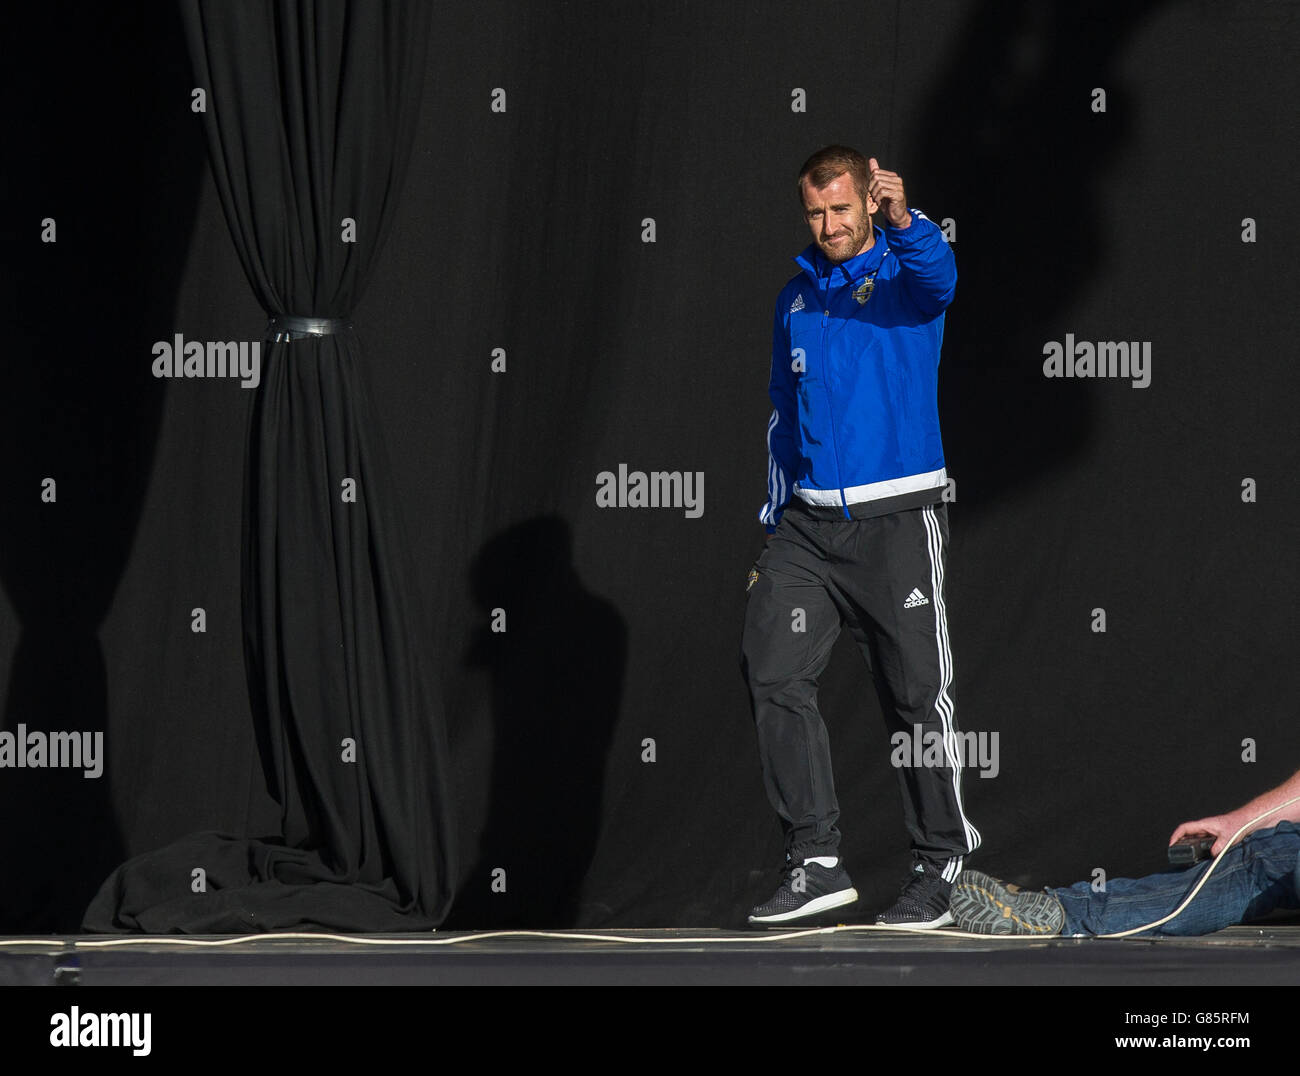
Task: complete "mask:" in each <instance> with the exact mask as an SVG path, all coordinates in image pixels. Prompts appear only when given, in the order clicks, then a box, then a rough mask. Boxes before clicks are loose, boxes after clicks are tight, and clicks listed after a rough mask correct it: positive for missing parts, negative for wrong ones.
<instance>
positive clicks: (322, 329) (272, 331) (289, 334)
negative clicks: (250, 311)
mask: <svg viewBox="0 0 1300 1076" xmlns="http://www.w3.org/2000/svg"><path fill="white" fill-rule="evenodd" d="M350 328H352V322H350V321H349V320H348V319H347V318H304V317H299V316H298V315H296V314H276V315H275V317H273V318H272V319H271V320H270V321H269V322H267V324H266V331H267V333H268V335H272V336H274V337H275V339H276V340H281V339H283V340H285V341H291V340H302V339H304V338H306V337H308V336H333V335H334V334H335V333H341V332H347V330H348V329H350Z"/></svg>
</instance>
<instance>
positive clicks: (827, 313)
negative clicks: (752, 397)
mask: <svg viewBox="0 0 1300 1076" xmlns="http://www.w3.org/2000/svg"><path fill="white" fill-rule="evenodd" d="M834 276H835V270H833V269H832V270H831V275H830V276H828V277H827V278H826V304H825V305H824V306H823V307H822V384H823V385H824V386H825V388H826V416H827V418H829V419H830V424H831V455H832V456H834V457H835V485H836V487H837V488H838V489H839V491H840V511H842V512H843V513H844V518H845V519H852V518H853V517H852V516H851V515H850V514H849V506H848V505H847V504H846V503H845V501H844V480H843V479H842V478H841V477H840V446H839V440H838V439H837V438H836V436H835V407H834V404H833V403H832V402H831V374H830V361H829V359H830V356H829V354H828V353H827V351H826V328H827V326H828V325H829V324H830V318H831V281H832V280H833V279H834Z"/></svg>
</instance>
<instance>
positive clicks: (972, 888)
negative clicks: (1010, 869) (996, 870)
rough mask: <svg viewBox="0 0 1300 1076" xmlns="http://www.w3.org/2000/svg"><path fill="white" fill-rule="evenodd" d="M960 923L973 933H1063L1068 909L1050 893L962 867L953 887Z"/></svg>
mask: <svg viewBox="0 0 1300 1076" xmlns="http://www.w3.org/2000/svg"><path fill="white" fill-rule="evenodd" d="M952 914H953V919H954V920H955V921H956V923H957V926H959V927H960V928H961V929H962V930H968V931H970V932H971V933H972V934H1039V935H1043V936H1044V937H1050V936H1051V935H1053V934H1060V933H1061V928H1062V927H1064V926H1065V909H1064V908H1062V907H1061V902H1060V901H1059V900H1057V899H1056V898H1055V897H1054V896H1052V895H1051V894H1050V893H1039V892H1034V891H1031V890H1028V889H1021V888H1020V887H1019V886H1014V885H1008V884H1007V883H1006V882H1002V881H999V880H998V879H997V878H994V877H993V876H992V875H988V874H981V873H980V872H979V871H962V872H961V874H959V875H957V882H956V884H955V885H954V886H953V888H952Z"/></svg>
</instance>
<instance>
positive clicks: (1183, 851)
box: [1169, 833, 1214, 867]
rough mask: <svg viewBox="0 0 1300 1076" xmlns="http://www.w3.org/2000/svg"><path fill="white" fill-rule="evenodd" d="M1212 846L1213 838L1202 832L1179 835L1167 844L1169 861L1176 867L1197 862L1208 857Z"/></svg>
mask: <svg viewBox="0 0 1300 1076" xmlns="http://www.w3.org/2000/svg"><path fill="white" fill-rule="evenodd" d="M1213 847H1214V838H1213V837H1207V836H1206V835H1205V834H1203V833H1193V834H1189V835H1188V836H1186V837H1180V838H1179V839H1178V840H1176V841H1174V843H1173V844H1171V845H1170V846H1169V862H1170V863H1172V864H1173V865H1174V866H1176V867H1183V866H1186V865H1187V864H1189V863H1199V862H1200V861H1201V860H1203V859H1209V858H1210V849H1211V848H1213Z"/></svg>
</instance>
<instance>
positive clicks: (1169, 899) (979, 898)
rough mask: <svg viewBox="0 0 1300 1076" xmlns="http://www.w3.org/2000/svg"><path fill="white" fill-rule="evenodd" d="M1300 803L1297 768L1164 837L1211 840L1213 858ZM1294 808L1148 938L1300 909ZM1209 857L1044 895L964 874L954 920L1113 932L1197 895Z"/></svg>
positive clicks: (984, 930) (1299, 819)
mask: <svg viewBox="0 0 1300 1076" xmlns="http://www.w3.org/2000/svg"><path fill="white" fill-rule="evenodd" d="M1297 797H1300V771H1297V772H1296V773H1295V774H1294V775H1292V776H1291V777H1290V778H1289V779H1288V780H1286V781H1284V782H1283V783H1282V784H1280V785H1278V787H1277V788H1275V789H1272V790H1271V791H1269V792H1265V793H1264V794H1263V795H1262V796H1259V797H1257V798H1256V799H1253V800H1251V801H1250V802H1249V803H1247V804H1245V805H1244V806H1241V807H1238V808H1237V809H1236V810H1235V811H1232V812H1230V813H1228V814H1225V815H1215V816H1214V817H1211V818H1200V819H1197V820H1196V821H1194V822H1184V823H1183V824H1182V825H1181V826H1179V827H1178V828H1177V829H1176V830H1174V832H1173V835H1172V836H1171V837H1170V838H1169V843H1170V844H1171V845H1172V844H1174V843H1175V842H1177V841H1179V840H1180V839H1182V838H1183V837H1187V836H1195V835H1202V834H1203V835H1205V836H1208V837H1213V838H1214V845H1213V847H1212V848H1211V849H1210V855H1211V857H1215V856H1218V854H1219V853H1220V852H1221V851H1223V849H1224V847H1225V846H1226V845H1227V843H1228V841H1229V840H1231V839H1232V835H1233V834H1234V833H1236V832H1237V830H1239V829H1240V828H1241V827H1242V826H1244V825H1245V824H1246V823H1247V822H1250V821H1252V820H1253V819H1258V816H1259V815H1262V814H1264V813H1265V812H1267V811H1270V810H1271V809H1273V808H1275V807H1278V806H1279V805H1280V804H1284V803H1286V802H1287V801H1288V800H1292V799H1296V798H1297ZM1297 823H1300V802H1297V803H1292V804H1290V805H1289V806H1286V807H1282V808H1281V809H1280V810H1278V811H1276V812H1274V813H1272V814H1269V815H1268V816H1267V817H1265V818H1263V819H1259V820H1258V821H1256V822H1255V823H1254V825H1252V826H1251V828H1250V829H1248V830H1246V832H1245V834H1244V835H1243V839H1242V840H1240V841H1239V842H1238V843H1237V844H1235V845H1233V847H1232V848H1231V849H1230V850H1229V851H1228V853H1227V855H1225V856H1224V857H1223V859H1222V860H1220V861H1219V865H1218V866H1217V867H1215V868H1214V870H1213V872H1212V873H1211V874H1210V878H1209V880H1208V881H1207V882H1206V883H1205V885H1204V886H1202V888H1201V890H1200V892H1199V893H1197V894H1196V897H1195V898H1194V899H1193V900H1192V902H1191V903H1190V904H1189V905H1188V906H1187V908H1186V909H1184V910H1183V911H1182V912H1181V913H1179V914H1178V915H1177V916H1176V917H1174V918H1173V919H1171V920H1170V921H1169V922H1168V923H1165V924H1163V925H1162V926H1160V927H1157V928H1156V929H1155V930H1151V931H1143V932H1142V933H1143V934H1145V935H1146V936H1153V935H1159V934H1167V935H1180V936H1190V935H1197V934H1209V933H1212V932H1213V931H1216V930H1221V929H1222V928H1224V927H1229V926H1234V925H1236V924H1238V923H1243V922H1248V921H1250V920H1252V919H1259V918H1261V917H1262V916H1265V915H1267V914H1268V913H1269V912H1271V911H1273V910H1274V909H1275V908H1297V907H1300V826H1297ZM1212 862H1213V858H1211V859H1208V860H1205V861H1204V862H1201V863H1198V864H1196V865H1195V866H1193V867H1189V868H1184V869H1178V870H1171V871H1166V872H1165V873H1163V874H1153V875H1149V876H1147V877H1145V878H1113V879H1110V880H1109V881H1107V882H1106V883H1105V888H1104V889H1103V890H1101V891H1095V890H1094V889H1093V887H1092V885H1091V883H1089V882H1076V883H1075V884H1074V885H1071V886H1066V887H1065V888H1062V889H1051V888H1045V889H1044V890H1042V891H1041V892H1033V891H1030V890H1024V889H1020V888H1019V887H1017V886H1014V885H1008V884H1007V883H1005V882H1002V881H1000V880H999V879H997V878H993V877H991V876H990V875H987V874H981V873H980V872H978V871H963V872H962V873H961V874H960V875H958V877H957V881H956V884H955V885H954V886H953V892H952V905H951V906H952V915H953V919H954V922H955V925H956V926H957V927H958V929H960V930H966V931H970V932H972V933H975V934H1028V935H1046V936H1050V935H1053V934H1061V935H1065V936H1066V937H1079V936H1085V937H1086V936H1091V935H1101V934H1119V933H1122V932H1124V931H1126V930H1132V929H1133V928H1135V927H1141V926H1145V925H1147V924H1149V923H1154V922H1155V921H1156V920H1158V919H1163V918H1164V917H1165V916H1167V915H1169V913H1170V912H1172V911H1174V909H1176V908H1177V907H1178V906H1179V905H1180V904H1181V903H1182V902H1183V900H1185V899H1186V897H1187V895H1188V894H1189V893H1190V892H1191V891H1192V889H1194V888H1195V886H1196V884H1197V883H1198V882H1199V881H1200V880H1201V878H1202V877H1203V875H1204V874H1205V872H1206V871H1207V870H1209V869H1210V865H1211V863H1212Z"/></svg>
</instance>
